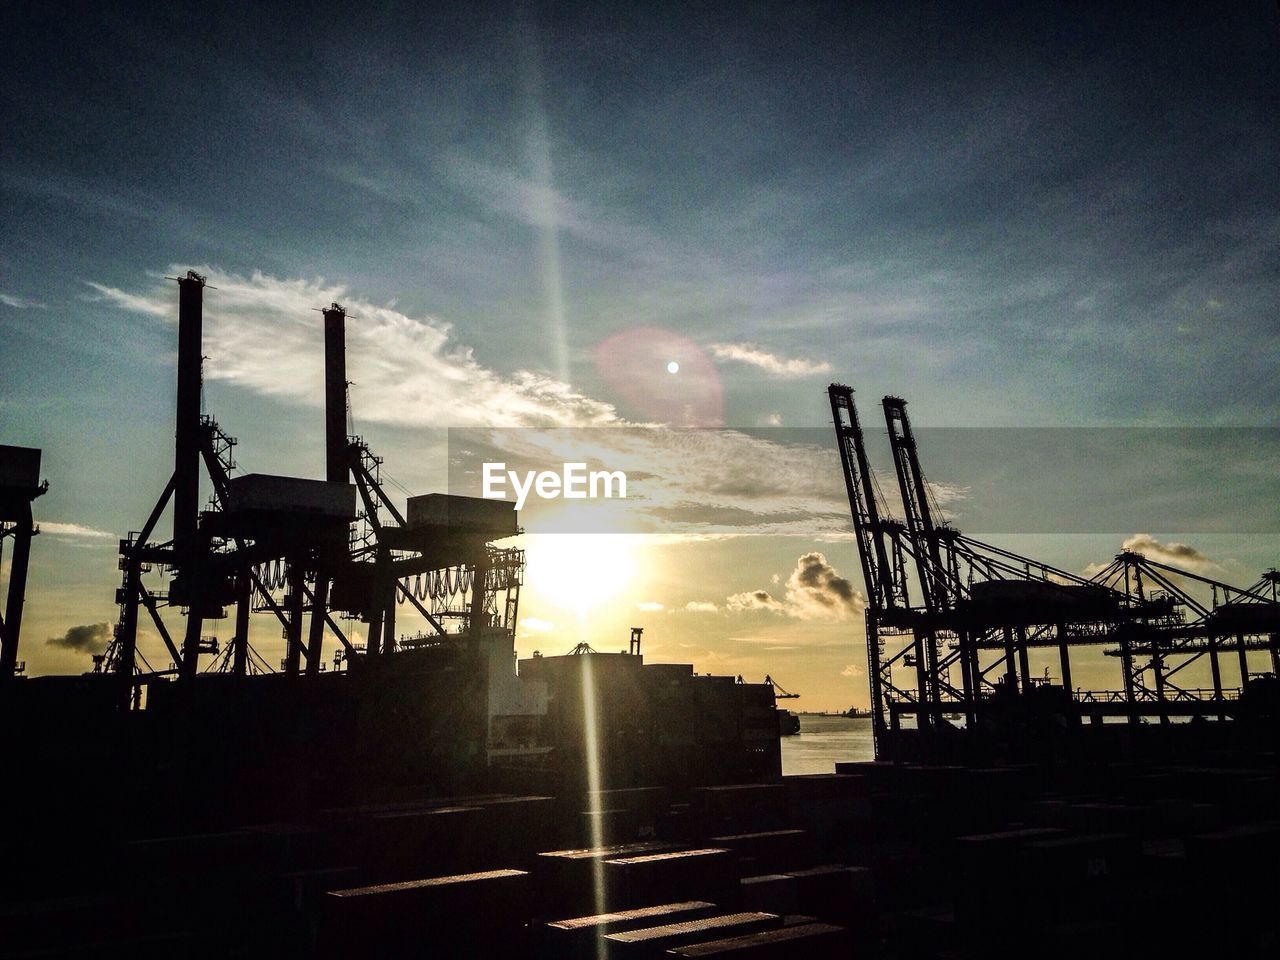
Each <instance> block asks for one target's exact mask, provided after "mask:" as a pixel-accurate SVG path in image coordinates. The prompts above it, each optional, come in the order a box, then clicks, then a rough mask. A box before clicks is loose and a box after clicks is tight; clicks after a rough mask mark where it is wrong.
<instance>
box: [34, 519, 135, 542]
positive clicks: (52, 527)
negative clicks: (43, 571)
mask: <svg viewBox="0 0 1280 960" xmlns="http://www.w3.org/2000/svg"><path fill="white" fill-rule="evenodd" d="M40 532H41V533H47V534H50V535H51V536H55V537H75V538H82V539H89V540H115V539H116V535H115V534H114V533H110V532H108V531H106V530H98V529H96V528H94V527H86V526H85V525H84V524H82V523H60V522H58V521H56V520H41V521H40Z"/></svg>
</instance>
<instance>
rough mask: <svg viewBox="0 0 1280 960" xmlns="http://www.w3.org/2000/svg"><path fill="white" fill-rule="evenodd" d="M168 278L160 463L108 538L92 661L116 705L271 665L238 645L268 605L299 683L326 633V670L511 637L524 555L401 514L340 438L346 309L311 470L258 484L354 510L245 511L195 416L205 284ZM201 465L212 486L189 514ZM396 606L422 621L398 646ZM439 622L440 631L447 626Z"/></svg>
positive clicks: (354, 441)
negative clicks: (486, 636) (150, 492)
mask: <svg viewBox="0 0 1280 960" xmlns="http://www.w3.org/2000/svg"><path fill="white" fill-rule="evenodd" d="M176 279H177V282H178V287H179V317H178V391H177V431H176V444H175V465H174V472H173V475H172V477H170V479H169V481H168V483H167V484H166V486H165V488H164V491H163V493H162V494H161V496H160V498H159V500H158V501H157V502H156V505H155V507H154V508H153V509H152V511H151V514H150V516H149V517H148V518H147V520H146V522H145V523H144V524H143V526H142V529H141V530H139V531H137V532H136V533H131V534H130V536H129V537H128V538H127V539H125V540H122V541H120V562H119V565H120V570H121V574H122V583H121V586H120V588H119V590H118V591H117V594H116V600H117V603H118V605H119V611H120V612H119V619H118V622H117V624H116V626H115V631H114V637H113V639H112V642H111V644H110V646H109V648H108V650H107V653H106V655H105V657H103V658H102V659H101V662H100V663H99V666H98V669H99V670H100V671H101V672H104V673H107V674H111V675H114V676H116V677H117V678H119V681H120V686H119V691H120V701H119V702H120V705H121V707H122V708H123V709H130V708H136V707H138V706H139V705H141V703H142V701H143V695H142V691H143V690H144V689H145V687H146V685H147V684H149V683H153V682H156V681H160V680H167V679H171V678H177V679H179V680H182V679H186V678H190V677H193V676H196V675H197V674H200V673H205V672H217V673H229V674H233V675H238V676H245V675H248V674H254V673H273V672H277V671H276V669H275V667H273V666H272V665H271V664H269V663H268V662H267V661H266V660H265V659H264V658H263V657H262V656H261V655H260V654H259V653H258V652H257V651H256V650H255V649H254V648H253V646H252V644H251V643H250V639H249V632H250V625H251V622H252V617H253V615H254V614H269V615H270V616H271V617H273V618H274V619H275V620H276V621H277V622H278V624H279V627H280V630H281V635H282V637H283V639H284V641H285V654H284V658H283V660H282V661H281V662H280V664H279V671H280V672H283V673H285V674H289V675H298V676H307V677H313V676H316V675H318V674H320V673H321V672H323V671H324V670H325V664H324V662H323V654H324V644H325V641H326V637H331V638H332V639H331V640H330V642H331V643H332V642H333V641H336V646H335V647H333V648H332V649H333V651H334V667H335V669H339V668H346V669H354V668H355V667H356V666H357V665H358V664H360V663H363V662H365V661H366V660H369V659H370V658H383V657H387V656H390V655H393V654H396V653H397V652H399V651H401V650H414V649H420V648H421V647H422V645H423V642H424V640H423V638H429V639H430V640H432V641H433V642H437V643H439V642H449V643H463V642H465V641H466V640H467V639H468V638H476V637H478V636H479V634H480V633H481V632H482V631H492V630H493V629H495V628H497V629H502V630H506V631H512V632H513V631H514V629H515V621H516V612H517V607H518V603H519V593H520V586H521V583H522V581H523V570H524V555H523V552H522V551H520V550H516V549H499V548H497V547H495V546H493V544H492V543H491V542H489V541H490V540H492V539H494V537H493V536H492V531H482V530H465V529H463V530H458V529H454V528H446V527H441V526H438V525H436V526H433V525H425V526H414V525H411V524H409V523H406V519H405V516H404V514H403V513H402V511H401V510H400V509H399V508H398V507H397V505H396V504H395V502H394V501H393V500H392V498H391V497H390V496H389V495H388V494H387V492H386V490H385V489H384V486H383V484H382V482H381V464H382V459H381V458H380V457H378V456H376V455H375V454H374V453H373V452H372V451H371V450H370V448H369V446H368V444H366V443H365V442H364V440H363V439H362V438H360V437H356V436H349V435H348V430H347V410H348V387H349V384H348V382H347V380H346V347H345V323H346V318H347V315H346V311H345V310H344V309H343V308H342V307H341V306H339V305H338V304H332V305H331V306H329V307H328V308H326V309H324V310H322V311H321V312H322V313H323V315H324V328H325V411H326V413H325V451H326V479H325V481H310V480H295V479H294V478H280V477H270V478H259V479H265V480H268V481H272V484H271V485H270V487H271V489H278V490H280V491H283V494H282V496H283V497H284V498H285V500H286V501H288V497H289V496H290V495H291V494H292V493H293V492H295V491H299V490H301V491H303V492H304V493H306V494H307V495H314V494H323V497H322V499H324V500H325V501H326V502H338V501H341V500H342V498H343V497H344V496H349V498H350V501H351V503H352V505H353V507H352V509H351V510H350V511H348V512H343V511H341V510H339V511H337V512H333V511H330V512H327V513H326V512H323V511H322V512H318V513H317V512H314V511H308V510H304V509H299V508H298V504H297V503H296V502H284V503H282V504H278V505H273V504H269V503H268V504H266V505H265V506H264V505H263V504H256V505H255V508H254V509H246V507H245V501H244V498H243V497H240V498H239V499H237V493H236V491H237V482H238V480H239V479H240V478H238V477H236V476H235V471H236V470H237V465H236V463H235V461H234V459H233V457H232V453H233V451H234V448H235V445H236V441H235V439H234V438H232V437H230V436H228V435H227V434H226V433H225V432H223V430H222V428H221V427H220V426H219V425H218V423H217V422H216V421H215V420H214V419H213V418H212V417H210V416H205V415H203V414H202V413H201V411H200V390H201V361H202V356H201V352H200V349H201V327H202V322H203V319H202V314H203V294H204V288H205V280H204V278H203V277H201V276H199V275H198V274H196V273H195V272H194V271H191V272H188V273H187V274H186V276H184V277H180V278H176ZM202 472H203V474H204V476H205V477H206V482H207V484H208V486H209V489H210V490H211V498H210V501H209V503H208V505H207V507H206V508H205V509H203V510H201V509H200V506H199V497H200V483H201V474H202ZM246 479H247V478H246ZM352 484H353V485H354V491H352V490H351V486H352ZM319 488H323V489H319ZM335 497H336V500H335ZM357 497H358V504H359V506H358V507H355V506H354V505H355V503H356V498H357ZM170 506H172V534H171V536H170V537H169V538H168V539H159V538H157V536H156V533H157V528H158V527H159V526H160V523H161V520H162V519H163V517H164V515H165V513H166V511H167V510H169V508H170ZM512 527H513V529H514V522H513V523H512ZM148 574H152V575H155V576H161V577H163V576H167V577H168V581H167V584H165V583H162V584H161V585H160V588H157V587H156V586H155V585H152V586H149V585H148V584H147V582H146V578H147V575H148ZM400 607H407V608H408V612H409V615H410V616H415V615H416V616H417V617H419V618H421V621H423V622H425V624H426V626H427V628H428V629H427V630H426V631H423V632H419V634H418V635H417V636H416V637H414V638H410V639H408V640H406V641H404V643H403V644H402V643H401V641H400V640H399V638H398V635H397V609H398V608H400ZM229 608H234V621H233V623H234V627H233V630H232V636H231V639H230V641H229V643H228V644H227V645H226V646H225V647H223V646H222V645H221V644H220V641H219V640H218V639H217V638H216V637H215V636H211V635H207V634H206V625H207V624H208V623H210V622H215V623H216V622H217V621H220V620H223V619H224V618H226V617H227V616H228V609H229ZM173 610H177V611H179V612H180V613H181V614H182V615H184V616H185V617H186V621H185V625H184V626H183V628H182V629H181V630H180V631H176V630H171V629H170V627H169V624H168V623H167V622H166V619H165V616H164V613H165V612H166V611H173ZM141 611H145V616H146V617H147V618H148V620H149V622H150V624H151V626H152V627H154V630H155V633H156V634H157V635H158V636H159V639H160V641H161V642H162V643H163V645H164V651H165V652H167V654H168V657H169V660H170V663H169V665H168V666H162V665H156V664H153V663H152V662H151V661H149V660H148V659H147V657H146V656H145V655H144V654H143V652H142V651H141V649H140V648H139V642H138V641H139V618H140V612H141ZM344 617H345V618H348V619H358V620H360V621H362V622H364V623H365V624H366V625H367V627H366V638H367V639H366V641H365V642H364V643H359V642H356V641H353V640H352V639H351V638H349V637H348V635H347V633H348V631H347V630H344V629H343V628H342V626H340V624H339V621H340V620H342V619H343V618H344ZM450 619H452V620H453V621H454V622H455V629H453V630H452V631H451V630H449V629H447V628H446V622H447V621H449V620H450Z"/></svg>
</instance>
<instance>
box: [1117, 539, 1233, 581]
mask: <svg viewBox="0 0 1280 960" xmlns="http://www.w3.org/2000/svg"><path fill="white" fill-rule="evenodd" d="M1121 546H1122V547H1123V548H1124V549H1125V550H1129V551H1131V552H1133V553H1140V554H1142V555H1143V556H1144V557H1148V558H1149V559H1151V560H1155V561H1157V562H1159V563H1167V564H1169V565H1170V566H1173V567H1182V568H1183V569H1184V570H1190V571H1191V572H1193V573H1203V572H1204V571H1206V570H1213V569H1217V568H1218V564H1217V562H1215V561H1214V560H1212V559H1210V558H1209V557H1207V556H1205V555H1204V554H1203V553H1201V552H1200V551H1199V550H1197V549H1196V548H1195V547H1193V546H1191V545H1190V544H1187V543H1176V542H1174V543H1161V542H1160V541H1159V540H1157V539H1156V538H1155V537H1153V536H1151V534H1149V533H1135V534H1134V535H1133V536H1132V537H1129V538H1127V539H1126V540H1125V541H1124V543H1123V544H1122V545H1121Z"/></svg>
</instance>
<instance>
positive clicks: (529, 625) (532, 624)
mask: <svg viewBox="0 0 1280 960" xmlns="http://www.w3.org/2000/svg"><path fill="white" fill-rule="evenodd" d="M520 626H521V627H523V628H524V629H525V630H526V631H528V632H529V633H550V632H551V631H552V630H554V629H555V628H556V625H555V624H554V623H552V622H551V621H550V620H539V619H538V618H537V617H524V618H523V619H521V621H520Z"/></svg>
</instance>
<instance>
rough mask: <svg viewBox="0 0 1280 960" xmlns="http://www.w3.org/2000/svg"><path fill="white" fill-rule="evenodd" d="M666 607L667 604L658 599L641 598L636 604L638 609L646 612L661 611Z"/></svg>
mask: <svg viewBox="0 0 1280 960" xmlns="http://www.w3.org/2000/svg"><path fill="white" fill-rule="evenodd" d="M666 608H667V606H666V604H664V603H659V602H658V601H657V600H641V601H640V602H639V603H637V604H636V609H637V610H641V611H643V612H644V613H660V612H661V611H663V610H665V609H666Z"/></svg>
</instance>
